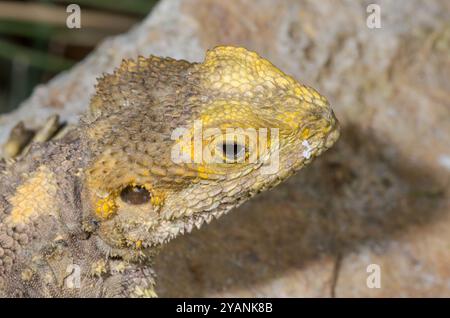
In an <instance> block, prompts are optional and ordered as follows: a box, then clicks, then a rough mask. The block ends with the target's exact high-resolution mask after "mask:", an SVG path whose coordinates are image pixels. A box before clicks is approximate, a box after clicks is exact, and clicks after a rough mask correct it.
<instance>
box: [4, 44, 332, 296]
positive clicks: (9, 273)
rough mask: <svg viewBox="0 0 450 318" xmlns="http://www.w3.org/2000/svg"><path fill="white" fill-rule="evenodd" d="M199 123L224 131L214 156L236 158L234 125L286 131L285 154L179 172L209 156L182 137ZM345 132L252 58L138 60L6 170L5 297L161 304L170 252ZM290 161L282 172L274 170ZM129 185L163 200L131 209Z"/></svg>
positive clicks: (213, 55)
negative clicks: (166, 248) (159, 283)
mask: <svg viewBox="0 0 450 318" xmlns="http://www.w3.org/2000/svg"><path fill="white" fill-rule="evenodd" d="M198 120H200V121H201V122H202V124H203V128H204V129H207V128H217V129H218V130H217V133H216V134H215V135H211V136H209V137H208V138H204V139H203V140H202V141H201V143H202V146H203V147H208V146H212V149H216V151H219V150H218V149H222V145H223V143H224V140H225V142H228V139H227V138H228V135H227V134H228V132H227V131H226V129H227V128H242V129H247V128H255V129H260V128H277V129H278V130H279V140H278V144H279V147H278V148H277V149H278V150H279V152H278V153H277V152H275V150H274V149H275V148H274V147H272V146H273V145H276V142H275V136H274V135H270V136H269V141H268V143H269V144H270V146H268V147H267V148H264V147H261V148H259V147H258V150H257V155H258V158H259V159H260V160H258V161H256V162H250V161H248V160H244V161H243V162H234V161H233V162H229V163H210V162H207V161H205V160H204V159H203V160H201V161H200V162H195V163H175V162H174V161H173V160H172V158H173V157H172V156H171V154H172V150H173V148H174V146H180V149H182V151H184V153H185V154H187V155H188V156H195V154H193V153H194V151H193V149H192V148H191V146H189V147H188V148H186V144H184V142H185V141H184V140H183V139H176V138H173V137H172V133H173V131H174V130H175V129H177V128H181V127H184V128H186V129H187V131H188V132H189V134H192V135H189V138H188V139H193V138H194V134H195V129H196V128H195V121H198ZM338 136H339V128H338V123H337V120H336V118H335V116H334V114H333V112H332V110H331V108H330V106H329V104H328V101H327V100H326V99H325V98H324V97H323V96H321V95H319V94H318V93H317V92H316V91H315V90H314V89H311V88H309V87H306V86H303V85H301V84H299V83H297V82H296V81H295V80H294V79H293V78H291V77H290V76H287V75H285V74H284V73H283V72H281V71H280V70H278V69H277V68H276V67H274V66H273V65H272V64H271V63H270V62H268V61H267V60H265V59H263V58H261V57H259V56H258V55H257V54H256V53H254V52H250V51H247V50H246V49H243V48H236V47H217V48H215V49H213V50H211V51H209V52H208V53H207V54H206V58H205V61H204V62H203V63H188V62H186V61H177V60H173V59H170V58H158V57H150V58H139V59H138V60H135V61H133V60H126V61H124V62H123V63H122V65H121V66H120V67H119V68H118V69H117V70H116V71H115V72H114V73H113V74H111V75H105V76H104V77H103V78H101V79H100V80H99V83H98V85H97V93H96V95H95V96H94V97H93V98H92V100H91V107H90V111H89V112H88V113H87V114H86V115H84V116H83V117H82V119H81V120H80V123H79V125H78V126H77V127H76V128H74V129H73V130H72V131H70V132H69V133H68V134H67V135H66V136H65V137H64V138H62V139H60V140H55V141H51V142H47V143H37V144H35V145H34V146H33V147H31V149H30V150H29V151H28V153H26V154H25V155H23V156H21V157H19V158H18V160H17V161H16V162H14V163H5V162H3V163H2V164H1V166H0V170H1V175H0V187H1V189H2V193H1V195H0V220H1V223H0V296H13V297H14V296H22V297H42V296H43V297H64V296H72V297H85V296H91V297H146V296H150V297H151V296H155V292H154V273H153V271H152V269H151V262H152V258H153V256H154V255H155V254H156V252H157V251H158V249H159V247H160V246H161V245H162V244H163V243H165V242H167V241H169V240H170V239H172V238H174V237H176V236H177V235H179V234H182V233H184V232H190V231H191V229H192V228H193V227H194V226H196V227H200V226H201V225H202V223H204V222H205V221H206V222H209V221H211V219H212V218H213V217H219V216H221V215H222V214H224V213H226V212H228V211H229V210H230V209H232V208H234V207H237V206H239V205H240V204H242V203H243V202H245V201H246V200H248V199H249V198H250V197H252V196H254V195H255V194H257V193H259V192H262V191H264V190H266V189H269V188H272V187H274V186H275V185H277V184H279V183H280V182H281V181H283V180H284V179H286V178H287V177H289V176H291V175H292V174H294V173H295V172H296V171H298V170H300V169H301V168H302V167H303V166H304V165H306V164H308V163H309V162H311V161H312V160H313V159H314V158H315V157H316V156H318V155H320V154H321V153H322V152H323V151H325V150H326V149H328V148H329V147H331V146H332V145H333V144H334V142H335V141H336V140H337V138H338ZM233 141H234V139H233ZM276 154H277V155H278V158H279V167H278V169H277V170H276V172H275V173H271V174H268V173H263V171H264V169H263V167H264V165H265V164H267V163H268V162H270V161H271V160H273V159H274V158H275V155H276ZM128 187H139V189H146V191H148V193H149V194H150V196H151V200H149V201H148V202H145V203H143V204H139V205H135V204H132V203H130V202H129V201H127V200H125V199H124V198H123V196H122V194H123V191H124V189H127V188H128ZM74 265H75V266H76V267H78V268H79V273H80V274H81V281H80V283H81V286H80V288H77V287H75V288H73V286H71V279H72V274H73V273H74V272H73V271H74V268H75V267H74Z"/></svg>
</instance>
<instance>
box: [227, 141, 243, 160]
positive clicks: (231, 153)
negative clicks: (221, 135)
mask: <svg viewBox="0 0 450 318" xmlns="http://www.w3.org/2000/svg"><path fill="white" fill-rule="evenodd" d="M241 151H242V146H241V145H239V144H237V143H233V144H229V143H224V144H222V152H223V153H224V154H225V155H226V156H227V158H230V159H237V157H238V155H239V154H240V152H241Z"/></svg>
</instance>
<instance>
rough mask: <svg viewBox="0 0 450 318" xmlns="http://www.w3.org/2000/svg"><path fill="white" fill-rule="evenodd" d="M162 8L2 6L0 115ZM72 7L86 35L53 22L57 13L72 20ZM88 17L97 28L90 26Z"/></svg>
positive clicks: (131, 0) (57, 1)
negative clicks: (106, 40) (108, 39)
mask: <svg viewBox="0 0 450 318" xmlns="http://www.w3.org/2000/svg"><path fill="white" fill-rule="evenodd" d="M156 2H157V0H127V1H111V0H77V1H65V0H47V1H44V0H41V1H0V113H4V112H8V111H11V110H13V109H14V108H16V107H17V106H18V105H19V104H20V103H21V102H22V101H23V100H25V99H26V98H27V97H28V96H29V95H30V94H31V92H32V90H33V88H34V87H35V86H36V85H38V84H39V83H43V82H46V81H48V80H49V79H50V78H52V77H53V76H54V75H56V74H58V73H59V72H61V71H63V70H66V69H68V68H70V67H71V66H72V65H73V64H75V63H76V62H77V61H79V60H81V59H83V58H84V57H85V56H86V55H87V54H89V52H90V51H91V50H92V49H94V48H95V46H96V45H97V44H98V43H100V41H101V40H102V39H103V38H105V37H106V36H111V35H114V34H117V33H122V32H126V31H127V29H128V28H129V27H130V26H131V25H132V24H134V23H137V22H139V21H140V20H142V19H143V18H144V17H145V16H146V15H147V14H148V13H149V12H150V10H151V9H152V8H153V6H154V5H155V4H156ZM71 3H76V4H78V5H79V6H80V7H81V26H82V27H81V29H69V28H67V27H66V25H65V19H64V21H62V19H60V20H61V21H58V22H60V23H55V19H54V16H52V15H54V14H55V13H57V14H58V15H60V14H63V15H64V16H65V17H67V16H68V15H69V13H66V6H67V5H69V4H71ZM38 11H39V14H37V12H38ZM2 12H3V13H2ZM15 13H17V15H16V14H15ZM85 13H86V16H88V17H89V19H90V21H91V22H92V23H84V22H85V21H84V20H83V14H85ZM46 14H48V16H49V18H48V21H47V20H46V19H45V15H46ZM42 16H44V19H42ZM52 18H53V19H52ZM108 19H109V20H108ZM102 21H106V22H102ZM108 21H111V23H108ZM118 21H120V22H121V23H119V22H118ZM84 25H87V27H85V26H84Z"/></svg>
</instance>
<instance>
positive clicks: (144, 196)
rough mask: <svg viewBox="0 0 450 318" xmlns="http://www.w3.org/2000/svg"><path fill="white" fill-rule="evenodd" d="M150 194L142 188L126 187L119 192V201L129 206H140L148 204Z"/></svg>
mask: <svg viewBox="0 0 450 318" xmlns="http://www.w3.org/2000/svg"><path fill="white" fill-rule="evenodd" d="M151 198H152V196H151V193H150V192H149V191H148V190H147V189H146V188H145V187H143V186H132V185H129V186H126V187H125V188H123V189H122V191H120V199H121V200H122V201H123V202H125V203H128V204H131V205H141V204H144V203H147V202H150V200H151Z"/></svg>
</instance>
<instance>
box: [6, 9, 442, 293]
mask: <svg viewBox="0 0 450 318" xmlns="http://www.w3.org/2000/svg"><path fill="white" fill-rule="evenodd" d="M371 2H372V1H363V2H360V1H359V2H356V1H339V2H336V1H332V0H328V1H295V0H292V1H283V2H274V1H271V0H265V1H219V0H216V1H212V0H186V1H174V0H169V1H162V2H160V3H159V5H158V6H157V7H156V8H155V9H154V11H153V12H152V13H151V14H150V15H149V17H148V18H147V19H146V20H145V21H144V22H143V23H142V24H140V25H138V26H136V27H135V28H134V29H132V30H131V31H130V32H128V33H127V34H124V35H121V36H117V37H114V38H111V39H108V40H107V41H105V42H104V43H102V44H101V45H100V46H99V47H98V48H97V49H96V50H95V52H93V53H92V54H91V55H90V56H89V57H88V58H87V59H85V60H84V61H82V62H81V63H79V64H78V65H77V66H75V67H74V68H73V69H71V70H69V71H68V72H66V73H63V74H61V75H60V76H58V77H56V78H55V79H53V80H52V81H50V82H49V83H48V84H46V85H43V86H40V87H38V88H37V89H36V90H35V92H34V93H33V95H32V96H31V98H30V99H28V100H27V101H26V102H25V103H24V104H23V105H22V106H21V108H20V109H19V110H17V111H16V112H14V113H12V114H8V115H5V116H2V117H0V125H1V126H0V127H1V128H0V143H1V142H2V141H3V140H4V139H5V138H6V136H7V134H8V133H9V130H10V128H11V127H12V126H13V125H14V124H15V123H16V122H17V121H18V120H19V119H23V120H25V122H26V123H27V125H28V126H36V125H39V124H40V123H42V121H43V119H44V118H46V117H47V116H48V115H49V114H52V113H55V112H57V113H60V114H61V115H62V118H64V119H66V120H68V121H75V120H76V117H77V116H76V115H77V114H78V113H79V112H81V111H83V110H85V109H86V108H87V105H88V101H89V97H90V95H91V94H92V93H93V91H94V84H95V78H96V77H97V76H99V75H100V74H101V73H103V72H108V71H111V70H112V69H113V68H114V67H115V66H117V65H118V64H119V63H120V61H121V59H122V58H124V57H136V56H138V55H144V56H145V55H149V54H156V55H162V56H171V57H174V58H184V59H188V60H192V61H200V60H201V59H202V58H203V55H204V51H205V50H206V49H208V48H211V47H214V46H215V45H218V44H229V45H230V44H232V45H239V46H245V47H246V48H248V49H251V50H255V51H257V52H258V53H260V54H261V55H262V56H264V57H266V58H268V59H269V60H271V61H272V62H273V63H274V64H275V65H277V66H278V67H279V68H281V69H282V70H284V71H285V72H287V73H289V74H291V75H293V76H294V77H296V78H297V79H298V80H299V81H301V82H304V83H305V84H308V85H311V86H313V87H315V88H317V89H318V90H319V91H320V92H321V93H322V94H324V95H325V96H327V97H328V98H329V100H330V101H331V103H332V105H333V108H334V110H335V112H336V115H337V117H338V118H339V120H340V121H341V123H342V126H343V135H342V137H341V139H340V141H339V142H338V144H337V145H336V146H335V148H333V149H332V150H331V151H329V152H328V153H327V154H325V155H323V156H322V157H321V158H319V159H318V160H317V161H316V162H314V163H313V164H312V165H311V166H310V167H309V168H308V169H305V170H304V171H302V172H300V173H299V174H298V175H296V176H294V177H292V178H291V179H289V180H288V182H286V183H285V184H283V185H281V186H279V187H277V188H276V189H274V190H272V191H270V192H268V193H264V194H262V195H261V196H259V197H257V198H255V199H253V200H251V201H250V202H248V203H247V204H245V205H243V206H242V207H241V208H239V209H238V210H236V211H233V212H231V213H230V214H228V215H227V216H225V217H223V218H222V219H220V220H218V221H215V222H213V223H212V224H210V225H209V226H205V227H203V228H202V229H201V230H198V231H194V233H192V234H191V235H187V236H184V237H180V238H178V239H175V240H174V241H172V242H171V243H169V244H168V245H167V246H166V247H165V248H164V249H163V251H162V253H161V255H160V256H159V258H158V259H157V262H156V271H157V273H158V275H159V281H158V289H159V295H160V296H274V297H277V296H279V297H284V296H287V297H288V296H289V297H333V296H337V297H341V296H342V297H347V296H349V297H353V296H358V297H390V296H410V297H419V296H425V297H428V296H429V297H431V296H441V297H450V231H448V229H449V227H450V199H449V194H450V193H449V192H450V190H449V188H450V187H449V184H450V93H449V92H450V84H449V82H448V80H447V81H446V78H447V77H448V74H449V73H450V59H449V58H448V56H449V55H450V25H449V24H448V21H450V4H449V3H448V2H445V1H439V0H435V1H427V2H426V3H424V2H422V1H418V0H417V1H408V2H401V3H400V2H399V1H394V0H391V1H377V2H378V3H379V4H380V7H381V21H382V25H381V26H382V27H381V29H369V28H368V27H367V26H366V18H367V13H366V8H367V5H368V4H369V3H371ZM370 264H377V265H379V268H380V273H381V288H368V287H367V284H366V280H367V278H368V277H369V275H370V273H368V272H367V271H366V270H367V266H369V265H370Z"/></svg>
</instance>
